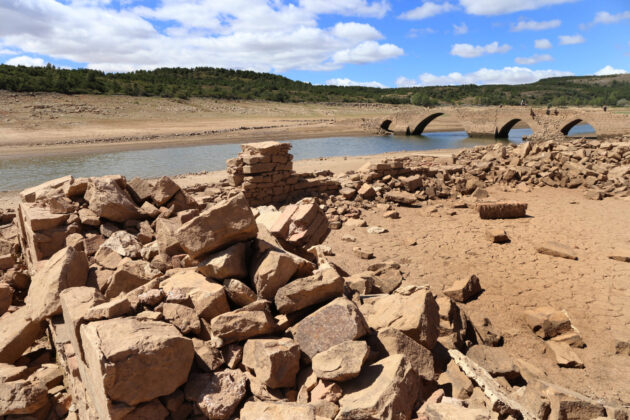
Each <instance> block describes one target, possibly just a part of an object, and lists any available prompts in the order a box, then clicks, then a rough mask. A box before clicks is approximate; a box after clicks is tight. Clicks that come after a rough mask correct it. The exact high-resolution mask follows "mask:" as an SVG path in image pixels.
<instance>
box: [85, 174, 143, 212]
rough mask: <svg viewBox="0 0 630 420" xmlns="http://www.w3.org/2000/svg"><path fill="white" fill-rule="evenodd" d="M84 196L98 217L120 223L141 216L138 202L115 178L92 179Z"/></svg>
mask: <svg viewBox="0 0 630 420" xmlns="http://www.w3.org/2000/svg"><path fill="white" fill-rule="evenodd" d="M84 197H85V200H86V201H87V202H88V203H90V206H89V209H90V210H92V211H93V212H94V213H96V215H97V216H98V217H102V218H104V219H108V220H111V221H112V222H118V223H123V222H125V221H127V220H134V219H139V218H140V209H139V208H138V206H136V203H134V202H133V200H132V199H131V197H130V196H129V194H128V193H127V192H126V191H124V190H123V189H122V188H121V187H120V186H119V185H118V183H117V182H115V181H114V180H113V179H110V178H95V179H91V180H90V182H88V186H87V191H86V192H85V196H84Z"/></svg>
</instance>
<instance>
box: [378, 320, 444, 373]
mask: <svg viewBox="0 0 630 420" xmlns="http://www.w3.org/2000/svg"><path fill="white" fill-rule="evenodd" d="M377 340H378V347H379V350H382V351H383V352H384V354H385V355H386V356H392V355H394V354H402V355H404V356H405V359H407V361H408V362H409V364H410V365H411V368H412V369H413V370H414V371H415V372H416V373H417V374H418V376H420V377H421V378H422V379H423V380H425V381H433V380H434V377H435V367H434V362H433V354H432V353H431V350H429V349H427V348H426V347H424V346H423V345H421V344H418V343H417V342H415V341H414V340H412V339H411V338H409V336H407V335H406V334H404V333H403V332H401V331H399V330H397V329H395V328H384V329H381V330H380V331H378V333H377Z"/></svg>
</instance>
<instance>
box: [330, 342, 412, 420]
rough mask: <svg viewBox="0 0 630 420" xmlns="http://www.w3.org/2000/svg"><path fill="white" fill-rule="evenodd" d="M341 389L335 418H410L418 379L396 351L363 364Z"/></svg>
mask: <svg viewBox="0 0 630 420" xmlns="http://www.w3.org/2000/svg"><path fill="white" fill-rule="evenodd" d="M342 388H343V393H344V396H343V397H342V398H341V400H339V406H340V410H339V414H338V415H337V417H336V419H337V420H351V419H352V420H358V419H366V420H367V419H410V418H411V414H412V410H413V407H414V405H415V402H416V399H417V398H418V392H419V389H420V381H419V379H418V377H417V375H416V373H415V372H414V371H413V369H412V368H411V366H410V365H409V362H407V361H406V360H405V357H404V356H403V355H401V354H396V355H393V356H389V357H386V358H385V359H382V360H380V361H379V362H377V363H374V364H372V365H370V366H367V367H365V368H364V371H363V373H362V374H361V376H359V377H358V378H356V379H353V380H351V381H349V382H345V383H344V384H343V386H342Z"/></svg>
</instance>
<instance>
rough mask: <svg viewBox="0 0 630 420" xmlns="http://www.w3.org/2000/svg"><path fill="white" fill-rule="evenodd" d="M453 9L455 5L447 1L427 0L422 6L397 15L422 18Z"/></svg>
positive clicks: (413, 18)
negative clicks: (434, 0) (433, 0)
mask: <svg viewBox="0 0 630 420" xmlns="http://www.w3.org/2000/svg"><path fill="white" fill-rule="evenodd" d="M455 9H456V7H455V6H454V5H453V4H451V3H449V2H445V3H433V2H432V1H428V2H426V3H423V4H422V6H418V7H416V8H415V9H412V10H409V11H407V12H405V13H403V14H401V15H400V16H398V17H399V18H400V19H407V20H422V19H427V18H430V17H432V16H435V15H439V14H442V13H446V12H451V11H453V10H455Z"/></svg>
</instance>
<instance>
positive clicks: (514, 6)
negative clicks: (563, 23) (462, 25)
mask: <svg viewBox="0 0 630 420" xmlns="http://www.w3.org/2000/svg"><path fill="white" fill-rule="evenodd" d="M574 1H579V0H528V1H523V0H459V3H460V4H461V5H462V6H463V7H464V9H465V10H466V13H469V14H471V15H502V14H506V13H514V12H521V11H523V10H536V9H540V8H541V7H545V6H553V5H556V4H563V3H571V2H574Z"/></svg>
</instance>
